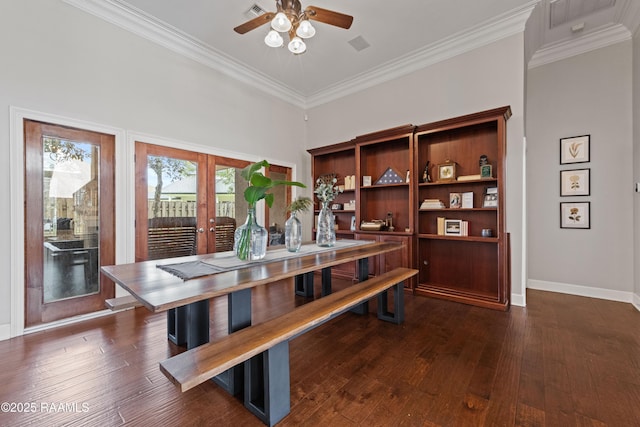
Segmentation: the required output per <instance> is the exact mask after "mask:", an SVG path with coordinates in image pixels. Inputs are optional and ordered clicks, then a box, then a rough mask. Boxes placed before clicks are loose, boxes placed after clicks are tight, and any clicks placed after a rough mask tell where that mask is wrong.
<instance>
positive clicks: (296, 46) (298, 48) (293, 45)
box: [288, 37, 307, 55]
mask: <svg viewBox="0 0 640 427" xmlns="http://www.w3.org/2000/svg"><path fill="white" fill-rule="evenodd" d="M288 48H289V50H290V51H291V52H292V53H295V54H296V55H298V54H301V53H304V51H305V50H307V45H306V44H305V43H304V42H303V41H302V39H301V38H300V37H294V38H293V39H291V41H290V42H289V45H288Z"/></svg>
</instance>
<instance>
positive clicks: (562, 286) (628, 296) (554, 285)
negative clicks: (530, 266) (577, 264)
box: [527, 279, 640, 310]
mask: <svg viewBox="0 0 640 427" xmlns="http://www.w3.org/2000/svg"><path fill="white" fill-rule="evenodd" d="M527 288H528V289H536V290H539V291H549V292H559V293H562V294H569V295H578V296H581V297H589V298H599V299H606V300H610V301H620V302H627V303H631V304H634V305H635V306H636V308H638V307H639V306H640V298H638V296H637V295H634V294H633V293H632V292H624V291H614V290H611V289H603V288H593V287H590V286H581V285H573V284H570V283H559V282H547V281H544V280H532V279H529V280H528V281H527ZM634 299H635V302H634ZM639 310H640V309H639Z"/></svg>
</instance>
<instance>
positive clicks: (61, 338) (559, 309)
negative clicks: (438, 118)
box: [0, 282, 640, 427]
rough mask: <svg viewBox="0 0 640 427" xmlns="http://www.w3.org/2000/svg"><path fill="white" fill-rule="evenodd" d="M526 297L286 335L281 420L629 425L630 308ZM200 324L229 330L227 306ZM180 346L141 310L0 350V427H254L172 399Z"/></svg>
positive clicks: (446, 305)
mask: <svg viewBox="0 0 640 427" xmlns="http://www.w3.org/2000/svg"><path fill="white" fill-rule="evenodd" d="M292 288H293V285H292V283H291V282H284V283H279V284H276V285H272V286H270V287H269V288H265V287H261V288H258V289H256V291H255V292H254V297H253V298H254V320H255V321H260V320H263V319H266V318H270V317H273V316H276V315H278V314H280V313H282V312H285V311H287V310H290V309H292V308H293V307H294V306H295V305H298V304H302V303H304V300H303V299H300V298H299V297H297V298H294V297H293V296H292ZM527 296H528V307H527V308H526V309H524V308H520V307H512V308H511V311H510V312H508V313H502V312H497V311H491V310H487V309H481V308H475V307H470V306H466V305H462V304H457V303H450V302H445V301H439V300H435V299H429V298H424V297H412V296H407V297H406V321H405V323H404V324H403V325H401V326H397V325H393V324H390V323H386V322H380V321H378V320H377V319H376V317H375V315H373V314H370V315H369V316H357V315H355V314H351V313H348V314H345V315H342V316H340V317H339V318H337V319H334V320H333V321H331V322H329V323H327V324H325V325H323V326H321V327H319V328H316V329H314V330H313V331H311V332H308V333H306V334H304V335H302V336H300V337H298V338H296V339H294V340H293V341H292V342H291V345H290V361H291V413H290V414H289V415H288V416H287V417H286V418H284V420H283V421H282V422H281V423H280V424H279V425H282V426H367V427H371V426H482V425H484V426H503V425H504V426H612V427H613V426H616V427H618V426H638V425H640V312H638V311H637V310H636V309H635V308H633V307H632V306H631V305H630V304H623V303H617V302H611V301H603V300H596V299H590V298H582V297H575V296H569V295H563V294H555V293H546V292H540V291H529V292H528V294H527ZM371 308H372V309H373V308H375V305H374V304H372V306H371ZM212 325H214V326H213V328H212V337H213V338H214V339H215V337H216V336H220V335H222V334H224V333H225V331H226V305H225V300H216V301H215V302H214V304H212ZM177 351H179V349H177V348H176V347H175V346H173V345H171V344H169V343H168V341H167V339H166V320H165V316H164V315H162V314H156V315H154V314H150V313H149V312H148V311H146V310H145V309H144V308H138V309H136V310H130V311H126V312H122V313H118V314H114V315H112V316H106V317H103V318H100V319H95V320H91V321H86V322H83V323H80V324H76V325H71V326H64V327H60V328H57V329H54V330H49V331H46V332H41V333H36V334H32V335H27V336H24V337H19V338H15V339H11V340H7V341H3V342H0V360H1V361H2V365H1V366H2V369H1V370H0V384H1V387H0V402H9V403H13V405H10V406H9V409H14V410H16V411H18V410H19V411H20V412H6V409H7V407H6V405H5V404H4V403H3V407H2V412H0V425H2V426H23V425H34V426H62V425H65V426H100V427H103V426H118V425H132V426H234V427H235V426H260V425H262V424H261V423H260V422H259V421H258V420H257V418H255V417H254V416H253V415H251V414H250V413H249V412H248V411H246V410H245V409H244V407H243V406H242V403H241V402H240V401H239V400H236V399H234V398H232V397H230V396H229V395H227V394H226V393H225V392H223V391H221V389H219V388H218V387H217V386H216V385H214V384H213V383H207V384H204V385H201V386H199V387H197V388H195V389H193V390H190V391H188V392H186V393H184V394H182V393H180V392H179V390H178V389H177V388H176V387H175V386H173V385H172V384H171V383H170V382H169V380H167V379H166V378H165V377H164V376H163V375H162V374H161V373H160V370H159V368H158V363H159V362H160V361H161V360H164V359H165V358H167V357H169V356H171V355H172V354H175V353H176V352H177ZM27 410H29V412H26V411H27Z"/></svg>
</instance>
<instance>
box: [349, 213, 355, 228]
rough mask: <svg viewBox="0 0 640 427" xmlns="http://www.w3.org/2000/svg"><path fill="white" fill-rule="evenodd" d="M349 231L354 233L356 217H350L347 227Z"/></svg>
mask: <svg viewBox="0 0 640 427" xmlns="http://www.w3.org/2000/svg"><path fill="white" fill-rule="evenodd" d="M349 230H351V231H356V216H355V215H352V216H351V226H350V227H349Z"/></svg>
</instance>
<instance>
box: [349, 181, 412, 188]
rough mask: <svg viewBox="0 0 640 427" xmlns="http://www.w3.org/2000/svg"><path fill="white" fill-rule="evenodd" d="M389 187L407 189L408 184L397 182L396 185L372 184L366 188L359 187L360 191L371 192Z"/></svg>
mask: <svg viewBox="0 0 640 427" xmlns="http://www.w3.org/2000/svg"><path fill="white" fill-rule="evenodd" d="M390 187H407V188H408V187H409V183H408V182H399V183H397V184H372V185H367V186H361V187H360V190H372V189H375V188H390Z"/></svg>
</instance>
